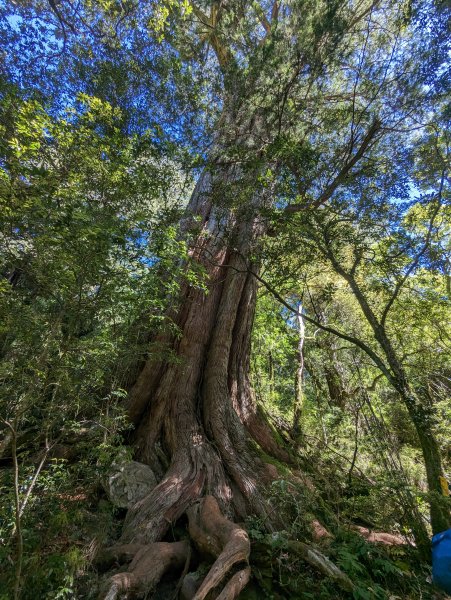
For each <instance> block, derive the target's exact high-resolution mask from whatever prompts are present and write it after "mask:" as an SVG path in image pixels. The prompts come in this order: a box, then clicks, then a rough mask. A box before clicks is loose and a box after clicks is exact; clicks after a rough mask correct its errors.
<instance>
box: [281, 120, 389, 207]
mask: <svg viewBox="0 0 451 600" xmlns="http://www.w3.org/2000/svg"><path fill="white" fill-rule="evenodd" d="M381 129H382V126H381V122H380V121H379V120H378V119H375V120H374V121H373V123H372V125H371V127H370V128H369V129H368V131H367V133H366V135H365V137H364V138H363V140H362V143H361V144H360V147H359V149H358V150H357V152H356V153H355V154H354V156H353V157H352V158H350V159H349V160H347V161H346V162H345V164H344V165H343V167H342V168H341V169H340V172H339V173H338V175H337V176H336V177H335V178H334V179H333V181H332V182H331V183H330V184H329V185H328V186H327V187H326V189H325V190H324V192H323V193H322V194H321V195H320V196H319V198H317V200H315V201H314V202H312V203H310V204H308V205H307V206H306V205H302V204H289V205H288V206H287V207H286V208H285V210H284V212H285V213H296V212H300V211H302V210H305V209H306V208H319V206H321V205H322V204H325V203H326V202H327V201H328V200H329V199H330V198H331V196H332V194H333V193H334V192H335V190H336V189H337V188H338V187H339V186H340V185H341V184H342V183H343V182H344V181H345V180H346V177H347V176H348V174H349V172H350V171H351V169H352V168H353V167H354V166H355V165H356V164H357V163H358V161H359V160H360V159H361V158H362V156H363V155H364V154H365V152H366V150H367V149H368V147H369V146H370V145H371V143H372V142H373V140H374V137H375V136H376V134H377V133H378V132H379V131H380V130H381Z"/></svg>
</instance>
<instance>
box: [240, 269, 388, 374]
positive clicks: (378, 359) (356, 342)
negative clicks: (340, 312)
mask: <svg viewBox="0 0 451 600" xmlns="http://www.w3.org/2000/svg"><path fill="white" fill-rule="evenodd" d="M249 273H251V274H252V275H253V276H254V277H255V278H256V279H257V280H258V281H259V282H260V283H261V284H263V285H264V286H265V287H266V289H267V290H268V291H269V292H270V293H271V294H272V295H273V296H274V298H276V300H278V301H279V302H280V303H281V304H282V305H283V306H285V308H287V309H288V310H289V311H291V312H292V313H293V314H294V315H296V314H298V311H297V309H296V308H294V306H291V304H289V303H288V302H287V301H286V300H285V299H284V298H283V297H282V296H281V295H280V294H279V293H278V292H277V290H275V289H274V288H273V287H272V286H271V285H270V284H269V283H268V282H267V281H265V280H264V279H262V278H261V277H260V276H259V275H258V274H257V273H255V272H254V271H252V270H250V269H249ZM302 317H303V318H304V319H305V320H306V321H307V322H309V323H312V325H315V327H318V329H321V330H322V331H326V332H327V333H331V334H332V335H336V336H337V337H339V338H341V339H342V340H346V341H347V342H351V344H354V345H355V346H358V347H359V348H360V349H361V350H363V351H364V352H365V354H367V355H368V356H369V357H370V358H371V359H372V361H373V362H374V364H375V365H376V366H377V367H378V368H379V369H380V370H381V371H382V373H383V374H384V375H385V376H386V377H387V379H388V380H389V381H392V380H393V375H392V373H391V372H390V370H389V369H388V367H387V366H386V365H385V363H384V361H383V360H382V359H381V357H380V356H379V355H378V354H376V352H375V351H374V350H372V349H371V348H370V347H369V346H367V344H365V342H362V340H359V339H358V338H356V337H354V336H352V335H348V334H347V333H343V332H341V331H338V330H337V329H334V328H333V327H329V326H328V325H323V324H322V323H320V322H318V321H317V320H316V319H312V318H311V317H309V316H308V315H306V314H305V313H302Z"/></svg>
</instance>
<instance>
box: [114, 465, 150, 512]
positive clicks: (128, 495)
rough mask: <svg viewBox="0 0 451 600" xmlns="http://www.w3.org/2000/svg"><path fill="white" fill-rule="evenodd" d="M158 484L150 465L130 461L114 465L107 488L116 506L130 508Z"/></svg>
mask: <svg viewBox="0 0 451 600" xmlns="http://www.w3.org/2000/svg"><path fill="white" fill-rule="evenodd" d="M156 485H157V480H156V478H155V475H154V474H153V471H152V469H151V468H150V467H149V466H148V465H144V464H143V463H139V462H135V461H130V462H126V463H121V464H117V463H115V464H113V465H112V467H111V472H110V475H109V476H108V479H107V481H106V484H105V489H106V492H107V494H108V497H109V499H110V500H111V502H112V503H113V504H114V505H115V506H118V507H119V508H130V507H131V506H133V505H134V504H136V502H138V500H141V498H144V496H147V494H149V493H150V492H151V491H152V490H153V488H154V487H155V486H156Z"/></svg>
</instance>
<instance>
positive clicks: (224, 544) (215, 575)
mask: <svg viewBox="0 0 451 600" xmlns="http://www.w3.org/2000/svg"><path fill="white" fill-rule="evenodd" d="M187 514H188V519H189V533H190V535H191V538H192V539H193V541H194V542H195V544H196V545H197V547H198V549H199V550H200V552H201V553H206V554H209V555H213V556H216V557H217V559H216V561H215V562H214V564H213V566H212V567H211V569H210V571H209V572H208V574H207V576H206V577H205V579H204V580H203V582H202V584H201V586H200V587H199V589H198V590H197V592H196V594H195V596H194V598H193V600H204V598H205V597H206V596H207V594H208V593H209V592H210V590H212V589H213V588H215V587H216V586H217V585H218V584H219V583H221V581H222V580H223V579H224V578H225V577H226V576H227V575H228V574H229V572H230V570H231V569H232V567H233V566H234V565H237V564H240V563H244V564H246V565H248V562H249V554H250V541H249V537H248V535H247V533H246V531H245V530H244V529H242V528H241V527H239V526H238V525H236V524H235V523H232V522H231V521H229V520H228V519H226V518H225V517H224V516H223V515H222V514H221V511H220V509H219V506H218V503H217V501H216V500H215V498H214V497H213V496H206V497H205V498H204V499H203V500H202V501H201V502H200V503H198V504H196V505H195V506H193V507H191V508H190V509H189V510H188V511H187ZM249 576H250V569H249V568H248V567H247V566H246V568H245V569H242V570H241V571H239V572H238V573H235V575H233V576H232V578H231V579H230V580H229V582H228V583H227V584H226V585H225V587H224V589H223V590H222V592H221V594H220V595H219V596H218V598H221V600H226V599H227V600H234V598H237V596H238V594H239V593H240V591H241V590H242V589H243V588H244V586H245V585H246V584H247V582H248V581H249Z"/></svg>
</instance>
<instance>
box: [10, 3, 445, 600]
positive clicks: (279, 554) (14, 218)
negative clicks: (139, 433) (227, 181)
mask: <svg viewBox="0 0 451 600" xmlns="http://www.w3.org/2000/svg"><path fill="white" fill-rule="evenodd" d="M222 4H224V5H225V7H226V9H224V10H225V13H224V14H225V16H222V17H221V18H220V16H218V15H220V10H222V8H221V5H222ZM279 5H280V6H279ZM274 7H277V10H275V8H274ZM207 13H208V14H209V15H210V17H209V19H210V20H209V21H208V23H207V22H206V21H205V19H207V16H206V15H207ZM215 15H216V16H215ZM446 16H447V8H446V2H439V1H437V2H432V1H431V2H429V1H428V2H414V1H413V2H410V1H405V2H402V1H399V2H395V1H393V2H392V1H388V0H387V1H386V2H377V1H376V2H366V1H362V2H345V1H341V0H337V1H333V2H325V1H324V2H318V1H309V0H302V1H301V0H299V1H290V2H281V3H277V2H276V3H269V2H268V3H267V2H254V3H245V2H244V3H243V2H230V3H227V2H226V3H221V2H219V3H218V2H195V3H194V2H189V1H183V2H176V1H174V0H170V1H166V2H147V3H145V2H140V1H139V0H137V1H136V2H135V1H129V0H126V1H120V2H116V1H115V0H112V1H110V0H100V1H95V2H91V1H86V2H79V3H72V2H70V1H67V2H66V1H64V2H53V1H51V0H49V2H46V1H43V0H42V1H41V0H32V1H30V2H28V1H25V2H15V3H4V4H2V5H1V6H0V42H1V44H2V48H3V50H2V54H1V55H0V61H1V62H0V69H1V70H0V115H1V118H0V138H1V139H0V207H1V210H0V215H1V217H0V219H1V220H0V227H1V229H0V249H1V252H0V272H1V278H0V342H1V345H0V354H1V365H0V379H1V390H0V431H1V436H2V438H1V439H0V476H1V480H0V491H1V501H0V542H1V546H0V564H1V565H2V566H1V567H0V599H1V600H6V599H7V598H14V599H15V600H16V599H17V598H19V597H20V598H23V599H24V600H25V599H32V598H38V597H39V598H49V599H50V598H90V597H95V595H96V594H97V588H96V585H97V582H98V579H99V576H98V574H97V572H96V570H95V569H94V567H93V559H94V557H95V555H96V553H97V551H98V549H99V548H100V547H101V546H102V545H105V544H107V543H111V541H112V540H114V539H115V537H116V536H117V533H118V530H119V527H120V522H121V520H122V519H123V517H124V514H123V511H122V510H121V509H117V508H114V507H113V505H112V504H111V503H110V502H109V500H108V497H107V496H106V494H105V491H104V490H103V488H102V482H104V481H105V478H106V477H107V474H108V469H109V467H110V465H111V464H112V463H113V462H114V461H115V460H119V459H120V460H123V459H124V457H125V456H126V457H129V458H130V457H131V456H132V454H133V449H132V444H133V434H132V431H131V429H132V428H131V426H130V424H129V422H128V419H127V415H126V410H125V402H124V399H125V398H126V396H127V393H128V391H129V390H130V387H131V385H132V383H133V382H134V380H135V379H136V374H137V373H138V372H139V369H140V368H141V367H142V365H143V363H144V362H145V361H146V360H148V359H149V357H150V358H152V357H153V358H155V360H157V359H158V360H161V359H163V358H164V360H165V361H166V362H167V363H168V364H171V362H174V363H175V362H176V361H177V360H179V359H178V357H177V356H175V355H173V354H172V353H171V352H169V351H167V350H166V348H165V347H164V346H163V345H160V344H159V343H153V340H155V339H157V340H158V335H156V334H157V333H158V332H162V331H163V332H164V331H170V332H171V335H174V336H175V337H177V335H178V332H177V327H176V325H175V324H174V320H173V319H172V316H173V313H172V312H171V311H174V310H175V307H176V306H177V298H178V294H179V291H180V289H181V288H183V286H185V285H189V286H192V288H193V289H196V290H199V289H201V290H205V293H208V281H207V279H206V277H205V272H204V270H203V268H202V267H200V266H199V264H198V263H196V261H195V260H193V253H192V251H191V246H190V244H193V243H194V242H193V240H196V235H198V234H199V230H198V228H200V227H201V226H202V223H200V222H197V223H196V224H195V226H194V228H193V229H192V230H190V231H189V233H187V231H186V228H185V226H186V224H185V223H184V220H183V215H184V209H185V207H186V205H187V203H188V201H189V198H190V194H191V192H192V190H193V187H194V184H195V182H196V180H198V178H199V175H200V172H201V169H202V167H204V166H205V165H206V164H207V165H209V167H208V166H207V169H208V168H211V162H210V163H209V160H211V159H212V157H213V159H214V160H216V162H217V163H220V160H219V158H218V156H220V159H221V160H223V161H226V163H227V164H233V165H235V164H236V165H239V169H241V175H242V181H241V180H240V181H239V183H238V186H237V185H236V182H232V184H231V186H230V187H231V189H232V191H230V190H228V191H227V190H225V191H224V189H219V190H218V193H217V198H216V199H215V201H216V205H217V207H218V211H219V214H220V215H222V214H223V213H222V212H221V211H224V212H227V211H230V212H232V213H234V212H235V213H236V214H246V211H252V210H254V208H255V207H254V205H253V204H252V198H251V201H250V200H249V198H250V194H249V193H248V191H249V188H252V189H253V187H254V186H255V188H256V189H257V188H258V189H259V190H264V191H265V190H266V192H268V191H270V193H271V201H270V202H266V203H265V204H264V205H263V206H260V207H259V211H260V212H259V218H260V219H261V222H262V223H264V227H265V231H266V233H267V235H265V236H264V237H263V238H262V241H261V243H259V244H256V245H255V246H253V247H252V256H251V261H250V263H251V267H249V268H250V269H254V271H255V273H254V275H255V277H256V278H257V279H258V282H259V290H258V300H257V309H256V314H255V316H254V321H253V329H252V352H251V358H250V365H251V378H252V383H253V386H254V390H255V394H256V397H257V400H258V403H259V405H260V406H261V407H262V408H263V410H264V412H265V413H267V415H268V418H269V420H270V422H271V427H272V429H273V430H274V434H275V436H276V439H277V440H278V443H280V445H281V446H284V447H288V448H289V451H290V455H291V456H295V463H296V469H295V471H296V472H297V473H298V472H299V471H302V472H303V473H304V474H306V477H307V478H308V482H309V484H308V485H305V482H301V480H297V481H298V483H299V485H298V488H296V489H297V495H296V494H293V493H292V490H293V488H292V487H290V486H292V485H293V482H292V480H291V477H292V473H291V471H290V468H289V467H288V466H287V465H282V464H281V463H280V461H275V460H273V459H271V458H270V457H267V458H268V461H269V462H270V461H271V460H273V462H274V464H275V465H276V467H277V468H278V469H279V474H280V475H281V477H280V478H279V479H278V480H276V481H275V482H274V483H273V485H272V486H271V489H270V490H269V498H270V500H269V501H270V502H274V503H275V505H277V504H278V505H279V506H280V507H281V510H283V511H287V513H288V514H290V515H292V516H293V517H292V520H291V522H290V523H289V524H287V527H286V530H283V531H278V532H277V533H275V534H273V535H272V537H271V536H269V538H268V532H267V530H266V529H265V523H263V522H262V521H261V520H260V519H259V518H257V517H255V516H249V518H248V521H247V529H248V531H249V534H250V537H251V539H252V557H253V560H254V562H255V565H256V567H255V572H254V577H253V581H252V584H251V585H250V587H249V589H248V591H247V592H246V591H245V592H243V594H242V596H240V597H243V598H249V599H251V598H260V597H267V598H305V599H307V598H313V597H318V598H325V599H327V598H329V599H332V598H339V597H344V598H345V597H349V594H347V593H346V592H341V591H337V589H336V588H335V587H334V584H333V583H331V582H329V581H328V580H327V579H326V580H323V579H320V578H319V577H318V575H317V574H316V573H315V572H314V571H312V570H311V568H310V567H306V565H305V563H303V562H302V560H300V559H296V558H293V557H292V555H291V554H290V552H289V551H288V548H289V544H290V543H291V541H292V540H293V539H294V540H303V539H304V538H305V537H307V539H310V538H311V523H312V521H314V520H315V519H316V518H321V520H322V522H324V523H325V524H326V525H327V526H328V528H329V529H330V531H332V532H333V534H334V536H333V540H332V541H331V542H330V543H329V549H328V553H329V555H330V556H331V557H332V558H333V560H334V561H335V563H336V564H337V565H338V566H339V567H340V568H341V569H342V570H343V571H344V572H345V573H347V574H348V575H349V576H350V577H351V578H352V579H353V580H354V581H356V582H357V584H356V587H355V588H354V590H353V592H352V596H353V597H354V598H356V599H362V600H365V599H379V598H380V599H382V598H389V597H390V598H412V599H413V598H418V597H424V598H433V597H435V596H433V594H434V593H439V592H434V590H433V589H432V586H431V584H430V570H429V565H428V556H427V551H426V554H425V553H424V547H423V546H422V545H421V544H422V543H424V538H425V536H426V538H429V537H430V535H431V533H432V529H437V527H435V525H434V522H433V521H434V518H435V519H436V521H435V523H437V524H438V525H439V529H440V528H441V525H442V524H443V523H444V522H446V518H447V517H446V515H447V514H448V515H449V511H450V508H449V497H446V496H445V495H444V494H442V493H441V491H440V489H441V488H440V485H442V487H443V485H445V484H441V483H440V482H439V481H438V479H437V477H436V476H435V471H434V469H436V470H437V473H438V472H440V473H442V474H443V475H444V476H446V474H448V475H449V476H450V477H451V436H450V433H449V422H450V420H451V402H450V395H449V390H450V377H451V358H450V356H451V355H450V352H449V350H450V347H451V335H450V331H449V328H448V327H449V323H448V322H449V296H450V293H451V285H450V274H449V268H450V262H449V250H450V248H449V243H450V227H451V214H450V206H449V199H450V186H449V183H450V180H449V171H448V169H449V158H450V156H449V152H450V143H451V138H450V135H451V133H450V119H451V109H450V105H449V98H448V97H447V92H448V91H449V90H448V86H449V80H448V78H447V74H448V69H449V58H448V52H449V45H448V41H447V36H448V34H449V31H448V29H447V25H446V21H447V19H446ZM215 19H216V21H215ZM271 19H272V20H271ZM355 19H357V20H355ZM268 40H269V41H268ZM293 73H295V75H293ZM223 90H226V93H224V92H223ZM232 97H233V98H234V100H235V99H236V98H237V97H238V98H240V99H241V101H240V102H239V103H236V104H235V105H234V109H236V113H235V114H234V116H235V118H236V120H235V122H234V123H231V122H226V123H225V124H224V122H223V121H222V120H224V116H223V115H224V114H227V113H226V109H227V103H228V102H229V103H230V104H232V101H231V99H230V98H232ZM237 106H238V108H237ZM250 115H251V116H252V115H254V116H253V117H252V119H250V118H249V116H250ZM259 119H260V121H261V122H262V123H264V126H261V129H260V131H259V132H258V133H259V135H256V136H255V137H252V136H248V137H245V134H244V133H243V131H244V130H246V128H248V129H251V125H252V126H253V124H254V123H255V121H258V120H259ZM260 121H259V122H260ZM218 124H219V125H218ZM256 130H257V131H258V129H256ZM218 131H220V135H219V134H218V133H217V132H218ZM241 138H244V142H242V140H241ZM217 147H220V148H221V154H220V155H219V154H218V153H217ZM215 152H216V153H217V154H216V155H215ZM214 160H213V161H212V162H213V164H214ZM221 164H222V163H221ZM221 164H220V166H221ZM239 186H242V187H241V188H240V189H237V187H239ZM240 211H242V213H240ZM218 221H219V222H220V217H218ZM184 228H185V229H184ZM227 234H228V232H226V235H227ZM231 240H232V241H231V242H230V243H231V244H233V243H234V241H233V236H232V237H231ZM150 332H152V336H151V335H150ZM431 440H432V441H431ZM428 444H429V445H428ZM426 455H427V456H430V457H433V458H431V459H430V463H432V464H429V465H428V464H427V460H426V462H425V457H426V459H427V456H426ZM434 461H435V462H434ZM437 461H438V462H437ZM431 473H432V475H431ZM296 477H297V475H296ZM431 477H432V479H434V478H435V479H434V481H435V483H436V485H435V487H434V486H431ZM284 514H285V513H284ZM434 514H435V517H434ZM431 515H432V529H431ZM179 526H180V525H178V527H179ZM448 526H449V524H448ZM180 527H181V526H180ZM359 527H360V528H362V527H365V528H370V529H376V530H378V531H383V532H388V533H391V534H399V535H400V536H401V537H402V536H404V538H405V539H407V540H408V541H409V543H410V542H412V541H413V540H415V542H416V543H417V549H415V547H413V546H410V545H407V546H403V545H399V546H398V545H395V546H387V547H385V546H378V545H374V544H371V543H370V542H368V541H366V540H365V539H363V538H362V537H361V536H360V535H358V531H357V530H358V528H359ZM172 535H173V537H174V539H178V538H177V535H178V534H177V532H175V533H174V532H173V534H172ZM268 539H269V542H268ZM268 561H269V565H270V566H268ZM428 577H429V579H428ZM160 593H161V594H163V595H161V596H159V597H161V598H164V597H166V596H164V594H165V592H164V589H163V591H162V592H161V591H160ZM168 593H169V592H168ZM171 593H173V591H172V592H171ZM246 594H248V595H246ZM156 597H157V596H156ZM437 597H439V596H437Z"/></svg>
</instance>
